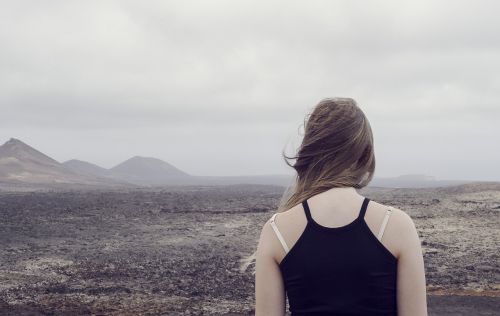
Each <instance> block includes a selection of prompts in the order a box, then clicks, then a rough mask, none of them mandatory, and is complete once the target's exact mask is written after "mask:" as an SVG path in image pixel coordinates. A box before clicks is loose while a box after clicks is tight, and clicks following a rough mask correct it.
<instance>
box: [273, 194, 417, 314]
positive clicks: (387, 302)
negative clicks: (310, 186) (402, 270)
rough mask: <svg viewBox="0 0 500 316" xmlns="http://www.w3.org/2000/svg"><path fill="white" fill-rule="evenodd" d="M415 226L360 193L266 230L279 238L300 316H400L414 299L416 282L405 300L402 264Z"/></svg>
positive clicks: (313, 206) (278, 220)
mask: <svg viewBox="0 0 500 316" xmlns="http://www.w3.org/2000/svg"><path fill="white" fill-rule="evenodd" d="M353 192H354V194H352V193H353ZM339 193H340V194H339ZM408 219H409V217H408V215H406V213H404V212H402V211H401V210H398V209H395V208H392V207H386V206H384V205H382V204H379V203H376V202H374V201H370V199H368V198H365V197H363V196H361V195H359V194H357V193H355V191H354V189H353V188H340V189H339V188H336V189H334V190H329V191H326V192H324V193H322V194H318V195H316V196H313V197H311V198H309V199H306V200H304V201H303V202H302V203H300V204H298V205H296V206H295V207H293V208H291V209H290V210H287V211H285V212H283V213H279V214H278V213H276V214H274V215H273V216H272V218H271V219H270V220H269V221H268V223H266V224H269V226H270V227H271V228H272V235H273V236H272V241H268V242H269V243H271V244H273V249H274V250H273V258H274V260H275V262H276V266H277V269H278V270H279V272H280V274H281V282H282V287H283V290H284V291H285V292H286V296H288V300H289V305H290V312H292V315H398V300H401V299H403V297H404V295H409V294H408V293H409V292H408V289H407V288H408V287H409V286H410V285H409V284H408V282H412V281H411V280H409V279H408V278H407V279H406V281H404V280H403V282H401V281H400V282H399V283H400V285H401V286H402V287H403V290H404V288H406V289H407V290H406V291H402V292H401V293H400V295H399V298H398V263H399V262H398V261H399V260H398V257H399V256H400V255H401V250H402V248H404V244H405V243H406V242H404V240H405V238H406V237H404V233H401V230H406V231H407V230H408ZM409 220H410V221H411V219H409ZM411 223H413V222H411ZM268 230H269V229H268ZM406 235H408V233H406ZM399 239H402V241H403V242H400V240H399ZM416 285H417V287H418V286H419V284H416ZM424 286H425V284H424ZM404 293H407V294H404ZM405 306H407V305H403V306H401V307H400V309H399V312H400V314H401V315H403V314H404V311H403V310H404V309H405V308H406V307H405ZM414 310H415V309H413V311H414ZM425 314H426V312H423V313H421V314H415V315H425Z"/></svg>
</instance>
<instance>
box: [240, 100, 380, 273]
mask: <svg viewBox="0 0 500 316" xmlns="http://www.w3.org/2000/svg"><path fill="white" fill-rule="evenodd" d="M282 155H283V158H284V160H285V163H286V164H287V165H288V166H290V167H292V168H293V169H295V171H296V175H295V177H294V179H293V182H292V184H291V185H290V186H289V187H288V188H287V189H286V191H285V192H284V194H283V196H282V198H281V201H280V203H279V206H278V210H277V212H284V211H286V210H288V209H290V208H292V207H294V206H295V205H297V204H299V203H302V201H303V200H305V199H308V198H310V197H312V196H314V195H316V194H319V193H321V192H324V191H327V190H329V189H331V188H338V187H354V188H356V189H361V188H363V187H365V186H367V185H368V184H369V183H370V182H371V180H372V179H373V175H374V172H375V154H374V148H373V134H372V130H371V126H370V123H369V122H368V119H367V118H366V116H365V114H364V113H363V111H362V110H361V109H360V108H359V106H358V105H357V103H356V101H355V100H354V99H351V98H326V99H323V100H321V101H320V102H319V103H318V104H317V105H316V106H315V107H314V108H313V110H312V112H311V113H310V114H308V115H306V118H305V120H304V137H303V139H302V143H301V145H300V147H299V149H298V151H297V154H296V155H294V156H290V157H289V156H287V155H286V154H285V152H284V149H283V150H282ZM289 160H295V163H290V162H289ZM254 259H255V252H254V253H253V254H252V255H251V256H250V257H248V258H245V259H242V260H241V262H242V265H241V267H240V270H241V271H245V270H246V268H247V267H248V266H249V265H250V264H251V263H252V262H253V261H254ZM253 273H255V271H253Z"/></svg>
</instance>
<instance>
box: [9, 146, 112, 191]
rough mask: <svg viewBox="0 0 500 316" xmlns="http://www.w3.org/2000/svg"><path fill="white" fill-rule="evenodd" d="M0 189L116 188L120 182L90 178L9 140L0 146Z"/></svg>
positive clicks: (29, 147) (28, 147)
mask: <svg viewBox="0 0 500 316" xmlns="http://www.w3.org/2000/svg"><path fill="white" fill-rule="evenodd" d="M0 183H1V184H2V186H4V187H5V186H7V187H8V186H9V185H10V186H23V185H24V186H45V187H48V188H50V187H63V186H65V185H76V186H105V187H109V186H119V185H121V183H119V182H117V181H115V180H110V179H102V178H98V177H95V176H92V175H82V174H78V173H75V172H73V171H72V170H70V169H68V168H66V167H65V166H64V165H63V164H61V163H59V162H57V161H56V160H54V159H52V158H50V157H49V156H47V155H45V154H43V153H41V152H40V151H38V150H36V149H34V148H33V147H31V146H29V145H27V144H25V143H23V142H22V141H20V140H18V139H15V138H11V139H10V140H9V141H7V142H6V143H5V144H3V145H2V146H0Z"/></svg>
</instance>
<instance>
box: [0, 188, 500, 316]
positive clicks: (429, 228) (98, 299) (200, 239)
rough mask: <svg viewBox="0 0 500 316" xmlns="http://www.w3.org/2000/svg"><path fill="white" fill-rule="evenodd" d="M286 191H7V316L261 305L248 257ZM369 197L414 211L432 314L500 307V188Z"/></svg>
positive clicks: (0, 228) (1, 211) (383, 192)
mask: <svg viewBox="0 0 500 316" xmlns="http://www.w3.org/2000/svg"><path fill="white" fill-rule="evenodd" d="M282 190H283V188H280V187H273V186H246V185H237V186H227V187H185V188H182V187H177V188H168V189H161V190H160V189H158V190H144V191H113V192H102V191H75V192H45V193H43V192H37V193H7V192H3V193H0V216H1V218H2V220H1V222H0V246H1V248H0V310H1V311H2V312H1V313H0V314H4V315H47V314H49V315H85V314H95V315H177V314H184V315H201V314H203V315H211V314H218V315H223V314H228V315H229V314H234V315H242V314H252V312H253V304H254V301H253V299H254V297H253V295H254V287H253V282H254V277H253V275H252V274H251V272H250V271H246V272H240V271H239V269H238V268H239V259H241V258H242V257H245V256H247V255H249V254H251V253H252V252H253V250H255V247H256V243H257V239H258V235H259V232H260V228H261V227H262V225H263V223H264V222H265V221H266V220H267V219H268V218H269V217H270V216H271V215H272V214H273V213H274V212H275V209H276V207H277V203H278V201H279V198H280V197H281V194H282ZM362 194H364V195H365V196H367V197H369V198H371V199H373V200H375V201H377V202H380V203H384V204H389V205H393V206H395V207H398V208H400V209H402V210H404V211H406V212H407V213H408V214H409V215H410V216H412V218H413V219H414V220H415V223H416V225H417V229H418V230H419V233H420V234H421V237H422V245H423V248H424V251H425V255H424V258H425V262H426V273H427V283H428V285H429V288H428V291H429V294H439V295H440V296H431V297H430V298H429V314H430V315H493V314H488V313H490V312H492V311H493V310H495V309H496V310H498V309H499V302H500V301H499V296H500V295H499V292H500V286H499V284H500V281H499V267H498V262H499V255H498V228H499V227H500V223H499V218H500V217H499V211H500V191H499V190H482V189H481V188H478V189H475V190H470V189H469V190H466V191H461V190H458V191H456V192H455V191H450V190H444V189H443V190H438V189H411V190H410V189H375V188H373V189H365V190H364V191H362ZM443 295H444V296H443ZM450 295H452V296H450ZM453 295H469V296H467V297H460V296H453ZM470 295H473V296H470ZM482 296H484V297H482ZM467 311H474V313H472V314H471V313H469V312H467ZM461 313H462V314H461Z"/></svg>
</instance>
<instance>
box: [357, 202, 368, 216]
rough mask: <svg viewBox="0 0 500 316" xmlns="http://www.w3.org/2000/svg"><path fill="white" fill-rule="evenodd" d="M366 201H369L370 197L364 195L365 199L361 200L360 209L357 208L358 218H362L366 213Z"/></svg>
mask: <svg viewBox="0 0 500 316" xmlns="http://www.w3.org/2000/svg"><path fill="white" fill-rule="evenodd" d="M368 202H370V199H369V198H367V197H365V199H364V200H363V204H362V205H361V209H360V210H359V216H358V219H364V217H365V214H366V209H367V207H368Z"/></svg>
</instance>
